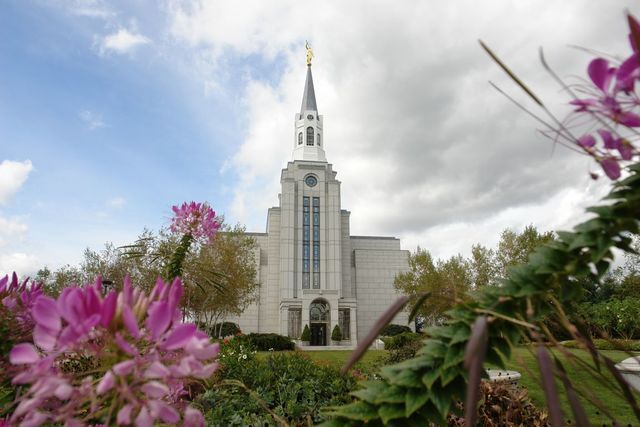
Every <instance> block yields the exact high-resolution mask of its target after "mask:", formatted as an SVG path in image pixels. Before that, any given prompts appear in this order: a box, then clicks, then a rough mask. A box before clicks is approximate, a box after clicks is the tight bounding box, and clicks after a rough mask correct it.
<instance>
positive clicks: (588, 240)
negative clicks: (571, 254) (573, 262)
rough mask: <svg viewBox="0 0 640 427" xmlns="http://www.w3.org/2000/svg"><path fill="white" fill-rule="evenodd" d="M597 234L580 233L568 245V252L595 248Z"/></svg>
mask: <svg viewBox="0 0 640 427" xmlns="http://www.w3.org/2000/svg"><path fill="white" fill-rule="evenodd" d="M597 238H598V234H597V233H594V232H590V233H580V234H578V236H577V237H576V238H575V239H574V240H573V242H571V244H570V245H569V250H570V251H572V250H574V249H578V248H583V247H592V246H596V243H597Z"/></svg>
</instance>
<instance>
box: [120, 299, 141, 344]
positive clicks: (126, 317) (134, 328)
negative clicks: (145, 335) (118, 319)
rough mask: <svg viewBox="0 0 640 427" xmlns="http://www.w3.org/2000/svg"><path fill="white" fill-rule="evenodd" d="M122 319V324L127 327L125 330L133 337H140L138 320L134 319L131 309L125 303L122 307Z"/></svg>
mask: <svg viewBox="0 0 640 427" xmlns="http://www.w3.org/2000/svg"><path fill="white" fill-rule="evenodd" d="M122 321H123V322H124V326H126V327H127V330H128V331H129V333H130V334H131V336H132V337H134V338H136V339H137V338H140V329H139V328H138V321H137V320H136V316H135V315H134V314H133V311H131V307H129V306H128V305H125V306H124V307H123V308H122Z"/></svg>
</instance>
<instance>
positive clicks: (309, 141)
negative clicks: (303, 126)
mask: <svg viewBox="0 0 640 427" xmlns="http://www.w3.org/2000/svg"><path fill="white" fill-rule="evenodd" d="M307 145H313V128H312V127H311V126H309V127H308V128H307Z"/></svg>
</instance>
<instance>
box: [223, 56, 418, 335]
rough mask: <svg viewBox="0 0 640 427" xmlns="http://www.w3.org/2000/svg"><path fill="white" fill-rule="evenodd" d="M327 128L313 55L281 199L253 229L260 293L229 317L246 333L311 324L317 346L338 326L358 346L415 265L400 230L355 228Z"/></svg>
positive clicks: (290, 331) (296, 330) (292, 331)
mask: <svg viewBox="0 0 640 427" xmlns="http://www.w3.org/2000/svg"><path fill="white" fill-rule="evenodd" d="M323 129H324V121H323V116H321V115H319V114H318V107H317V104H316V96H315V90H314V87H313V76H312V73H311V64H310V61H309V60H308V63H307V77H306V82H305V87H304V93H303V97H302V106H301V108H300V112H299V113H296V115H295V118H294V135H293V144H292V145H293V155H292V160H291V161H290V162H288V164H287V167H286V168H285V169H283V170H282V172H281V178H280V183H281V192H280V195H279V206H276V207H272V208H271V209H269V211H268V213H267V226H266V232H264V233H248V234H250V235H251V236H253V237H254V238H255V239H256V241H257V243H258V246H259V249H258V250H257V251H256V262H257V264H258V269H257V270H258V277H257V279H258V281H259V282H260V284H261V286H260V290H259V296H258V298H257V302H256V303H254V304H252V305H251V306H249V307H248V308H247V309H246V310H245V311H244V313H243V314H242V315H241V316H238V317H235V318H232V319H228V320H230V321H233V322H236V323H238V324H239V326H240V328H241V329H242V331H243V332H245V333H249V332H275V333H278V334H281V335H288V336H289V337H291V338H294V339H299V337H300V335H301V333H302V331H303V329H304V327H305V325H308V326H309V328H310V331H311V340H310V345H313V346H327V345H330V344H331V341H330V339H331V332H332V330H333V328H334V327H335V325H339V326H340V329H341V331H342V334H343V337H344V338H343V340H344V341H343V342H342V343H341V344H342V345H351V346H355V345H356V344H357V342H358V340H359V339H362V338H364V336H365V335H366V334H367V332H368V331H369V329H370V328H371V326H373V324H374V323H375V321H376V320H377V319H378V317H379V316H380V315H381V314H382V313H383V312H384V310H386V309H387V308H388V307H389V305H390V304H391V303H392V302H393V301H394V300H395V299H396V298H398V296H399V295H398V294H397V293H396V291H395V290H394V287H393V281H394V278H395V276H396V274H398V273H400V272H405V271H407V270H408V256H409V253H408V251H405V250H402V249H401V248H400V240H399V239H397V238H395V237H378V236H352V235H351V234H350V212H349V211H347V210H344V209H342V205H341V200H340V185H341V183H340V181H338V180H337V179H336V175H337V173H336V171H334V170H333V165H331V164H330V163H328V162H327V158H326V153H325V148H327V145H326V144H325V142H326V141H325V139H324V134H323ZM329 144H330V142H329ZM394 323H400V324H406V323H407V314H406V313H404V312H403V313H400V314H398V315H397V317H396V319H395V320H394Z"/></svg>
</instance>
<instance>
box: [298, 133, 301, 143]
mask: <svg viewBox="0 0 640 427" xmlns="http://www.w3.org/2000/svg"><path fill="white" fill-rule="evenodd" d="M298 145H302V132H300V133H299V134H298Z"/></svg>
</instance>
